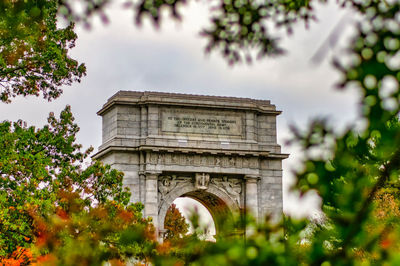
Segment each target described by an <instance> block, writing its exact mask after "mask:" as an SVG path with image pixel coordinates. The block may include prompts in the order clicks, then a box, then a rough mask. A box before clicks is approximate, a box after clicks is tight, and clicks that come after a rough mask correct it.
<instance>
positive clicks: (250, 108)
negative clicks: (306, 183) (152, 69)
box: [94, 91, 287, 233]
mask: <svg viewBox="0 0 400 266" xmlns="http://www.w3.org/2000/svg"><path fill="white" fill-rule="evenodd" d="M98 114H99V115H101V116H102V117H103V143H102V145H101V146H100V147H99V151H98V153H97V154H96V155H95V156H94V158H97V159H100V160H102V161H103V162H105V163H108V164H111V165H112V167H114V168H116V169H118V170H121V171H123V172H124V173H125V179H124V185H125V186H127V187H129V188H130V189H131V191H132V198H131V200H132V201H141V202H143V203H144V204H145V210H144V214H145V215H146V216H149V217H152V218H153V221H154V223H155V225H156V226H157V227H158V228H159V229H160V232H163V229H164V218H165V214H166V211H167V209H168V207H169V206H170V204H171V203H172V202H173V201H174V200H175V199H176V198H177V197H180V196H187V197H191V198H194V199H197V200H198V201H200V202H201V203H203V204H204V205H206V206H207V208H208V209H209V210H210V212H211V215H212V216H213V218H214V221H215V224H216V227H217V233H218V228H219V227H220V226H223V221H224V220H226V219H227V217H230V215H231V214H232V212H236V211H239V210H240V209H243V208H245V207H247V210H248V211H250V212H252V214H253V215H255V216H256V217H259V218H260V219H261V218H262V217H263V216H264V215H266V214H274V213H280V212H281V211H282V162H281V161H282V160H283V159H285V158H287V155H286V154H282V153H281V152H280V151H281V149H280V146H279V145H278V144H277V143H276V116H277V115H279V114H280V111H276V109H275V106H274V105H272V104H271V103H270V102H269V101H265V100H253V99H247V98H233V97H215V96H201V95H186V94H174V93H159V92H135V91H120V92H118V93H117V94H115V95H114V96H112V97H111V98H110V99H109V100H108V101H107V103H106V104H105V105H104V106H103V108H102V109H101V110H100V111H99V112H98Z"/></svg>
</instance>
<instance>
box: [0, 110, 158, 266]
mask: <svg viewBox="0 0 400 266" xmlns="http://www.w3.org/2000/svg"><path fill="white" fill-rule="evenodd" d="M73 120H74V118H73V116H72V114H71V111H70V107H69V106H67V107H66V108H65V110H64V111H62V112H61V114H60V118H59V119H57V118H56V117H55V116H54V114H50V116H49V118H48V123H49V124H48V125H45V126H44V127H43V128H39V129H36V128H35V127H26V126H25V125H24V123H23V122H22V121H19V122H16V123H13V124H11V123H10V122H8V121H5V122H2V123H0V225H1V226H0V258H1V257H7V256H8V255H10V254H12V253H13V252H14V251H15V250H17V249H18V248H27V249H31V250H33V249H34V247H35V246H36V247H37V248H39V249H40V250H41V252H43V250H47V251H46V252H50V253H55V254H58V255H59V256H58V257H59V262H60V263H61V262H64V263H67V264H73V263H72V262H73V261H75V262H76V261H78V259H80V260H83V259H84V257H85V256H83V255H82V254H80V252H81V251H82V250H86V251H87V254H86V258H87V259H88V260H89V259H90V260H92V259H95V261H96V260H97V261H100V262H101V261H103V260H107V259H112V258H118V259H120V258H122V257H124V256H127V254H129V257H130V256H137V257H140V258H143V256H144V255H143V254H144V246H141V245H140V244H138V243H141V242H142V243H144V241H145V240H147V244H148V245H150V246H151V245H152V236H151V233H150V232H151V231H152V230H153V229H152V226H151V225H150V223H149V222H148V221H147V220H146V219H144V218H142V214H141V210H142V209H143V206H142V204H141V203H135V204H132V203H130V201H129V200H130V192H129V191H128V190H127V189H124V188H123V185H122V178H123V174H122V173H121V172H118V171H116V170H113V169H111V168H110V166H107V165H103V164H102V163H100V162H98V161H95V162H91V163H90V164H89V165H87V166H86V167H85V166H84V161H85V160H87V159H88V155H89V153H90V152H91V150H92V149H88V150H86V151H84V152H82V151H80V149H81V145H79V144H77V143H76V142H75V138H76V134H77V132H78V131H79V127H78V126H77V125H76V124H75V123H74V122H73ZM129 228H131V229H132V228H134V229H135V230H133V231H134V232H135V234H138V235H136V237H134V239H135V241H134V243H135V244H134V245H133V244H132V241H131V238H130V235H131V234H128V235H126V234H124V232H125V231H126V230H128V229H129ZM131 231H132V230H131ZM146 232H147V234H148V236H147V237H145V234H146ZM140 238H142V240H140ZM138 239H139V240H138ZM46 252H45V253H46ZM61 254H63V255H62V256H60V255H61ZM67 254H68V256H66V255H67ZM68 260H69V261H70V262H68ZM71 261H72V262H71ZM89 264H90V263H89Z"/></svg>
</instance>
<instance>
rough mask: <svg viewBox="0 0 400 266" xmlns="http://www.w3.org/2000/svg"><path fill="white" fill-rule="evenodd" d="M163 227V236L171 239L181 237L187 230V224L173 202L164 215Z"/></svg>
mask: <svg viewBox="0 0 400 266" xmlns="http://www.w3.org/2000/svg"><path fill="white" fill-rule="evenodd" d="M164 228H165V230H166V232H165V236H164V238H165V239H166V240H172V241H173V240H176V239H178V238H182V237H183V236H185V235H186V234H187V232H188V231H189V224H188V223H187V222H186V220H185V217H184V216H183V215H182V213H181V212H180V211H179V209H178V208H176V205H175V204H174V203H173V204H171V206H170V207H169V208H168V211H167V214H166V215H165V222H164Z"/></svg>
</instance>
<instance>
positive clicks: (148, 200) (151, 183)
mask: <svg viewBox="0 0 400 266" xmlns="http://www.w3.org/2000/svg"><path fill="white" fill-rule="evenodd" d="M159 174H160V173H158V172H146V181H145V182H146V185H145V188H146V191H145V201H144V216H145V217H152V218H153V224H154V226H155V227H156V228H157V227H158V195H157V194H158V192H157V190H158V189H157V182H158V175H159Z"/></svg>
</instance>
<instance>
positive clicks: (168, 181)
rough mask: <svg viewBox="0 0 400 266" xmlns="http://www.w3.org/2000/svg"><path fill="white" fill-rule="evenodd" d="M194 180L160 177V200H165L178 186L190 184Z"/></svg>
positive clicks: (173, 176) (174, 176)
mask: <svg viewBox="0 0 400 266" xmlns="http://www.w3.org/2000/svg"><path fill="white" fill-rule="evenodd" d="M190 182H192V178H190V177H177V176H176V175H172V176H160V177H159V180H158V192H159V199H160V200H163V199H164V198H165V197H166V196H167V195H168V194H169V193H170V192H171V191H173V190H174V189H175V188H176V187H177V185H178V184H184V183H190Z"/></svg>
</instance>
